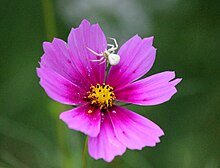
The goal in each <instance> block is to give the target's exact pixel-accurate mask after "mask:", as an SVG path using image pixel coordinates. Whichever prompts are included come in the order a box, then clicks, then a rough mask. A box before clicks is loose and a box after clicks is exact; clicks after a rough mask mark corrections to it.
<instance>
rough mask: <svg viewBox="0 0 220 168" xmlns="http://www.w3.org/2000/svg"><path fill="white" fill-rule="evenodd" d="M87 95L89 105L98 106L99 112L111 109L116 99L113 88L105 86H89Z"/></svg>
mask: <svg viewBox="0 0 220 168" xmlns="http://www.w3.org/2000/svg"><path fill="white" fill-rule="evenodd" d="M88 94H89V95H88V99H90V101H91V104H94V105H97V106H99V108H100V110H106V109H107V108H108V107H111V106H112V104H113V101H114V100H115V98H116V97H115V94H114V92H113V87H111V86H109V85H106V84H103V85H100V84H97V85H96V86H91V87H90V91H89V92H88Z"/></svg>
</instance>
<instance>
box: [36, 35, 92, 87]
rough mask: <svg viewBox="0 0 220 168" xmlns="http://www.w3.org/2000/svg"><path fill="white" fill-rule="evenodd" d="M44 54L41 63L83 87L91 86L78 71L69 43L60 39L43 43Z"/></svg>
mask: <svg viewBox="0 0 220 168" xmlns="http://www.w3.org/2000/svg"><path fill="white" fill-rule="evenodd" d="M43 48H44V55H43V57H42V58H41V62H40V65H41V66H44V67H47V68H49V69H51V70H53V71H55V72H56V73H58V74H59V75H61V76H63V77H64V78H66V79H68V80H69V81H71V82H72V83H74V84H75V85H78V86H80V87H81V88H84V89H86V88H87V89H88V88H89V87H90V83H89V81H87V80H86V79H85V78H84V77H83V76H82V75H81V74H80V72H79V71H78V69H77V67H76V66H75V64H74V60H72V58H71V56H70V53H69V51H68V48H67V44H66V43H65V42H64V41H63V40H60V39H56V38H55V39H53V41H52V42H51V43H50V42H44V43H43Z"/></svg>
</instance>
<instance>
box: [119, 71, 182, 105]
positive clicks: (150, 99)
mask: <svg viewBox="0 0 220 168" xmlns="http://www.w3.org/2000/svg"><path fill="white" fill-rule="evenodd" d="M174 78H175V73H174V72H171V71H166V72H162V73H158V74H155V75H152V76H150V77H147V78H145V79H142V80H139V81H137V82H134V83H132V84H130V85H128V86H127V87H124V88H122V89H119V90H116V91H115V95H116V97H117V100H119V101H122V102H127V103H133V104H139V105H156V104H160V103H164V102H166V101H168V100H169V99H170V98H171V97H172V96H173V95H174V94H175V93H176V92H177V90H176V88H175V85H177V84H178V83H179V82H180V81H181V79H176V80H174V81H171V80H172V79H174Z"/></svg>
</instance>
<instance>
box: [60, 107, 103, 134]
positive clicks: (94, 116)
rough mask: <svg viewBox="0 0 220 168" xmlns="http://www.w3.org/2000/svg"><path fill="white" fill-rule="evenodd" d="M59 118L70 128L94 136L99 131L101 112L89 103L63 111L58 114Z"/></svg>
mask: <svg viewBox="0 0 220 168" xmlns="http://www.w3.org/2000/svg"><path fill="white" fill-rule="evenodd" d="M90 110H91V112H90ZM60 119H61V120H63V121H64V122H65V123H66V124H67V126H68V127H69V128H70V129H74V130H77V131H81V132H83V133H85V134H87V135H89V136H91V137H96V136H97V135H98V133H99V131H100V124H101V112H100V110H99V108H94V107H91V105H90V104H86V105H83V106H79V107H77V108H74V109H72V110H69V111H66V112H63V113H61V114H60Z"/></svg>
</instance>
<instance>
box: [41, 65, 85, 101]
mask: <svg viewBox="0 0 220 168" xmlns="http://www.w3.org/2000/svg"><path fill="white" fill-rule="evenodd" d="M37 75H38V76H39V78H40V85H41V86H42V87H43V88H44V90H45V91H46V93H47V95H48V96H49V97H50V98H52V99H54V100H55V101H58V102H60V103H63V104H71V105H74V104H83V103H85V100H84V99H83V97H84V96H85V95H86V91H84V90H83V89H82V88H80V87H79V86H77V85H75V84H73V83H72V82H71V81H69V80H68V79H66V78H64V77H63V76H61V75H60V74H58V73H56V72H55V71H53V70H51V69H49V68H46V67H45V66H43V65H42V66H41V67H40V68H37Z"/></svg>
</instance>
